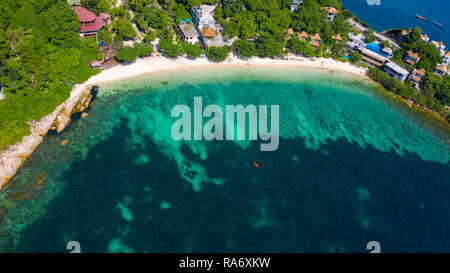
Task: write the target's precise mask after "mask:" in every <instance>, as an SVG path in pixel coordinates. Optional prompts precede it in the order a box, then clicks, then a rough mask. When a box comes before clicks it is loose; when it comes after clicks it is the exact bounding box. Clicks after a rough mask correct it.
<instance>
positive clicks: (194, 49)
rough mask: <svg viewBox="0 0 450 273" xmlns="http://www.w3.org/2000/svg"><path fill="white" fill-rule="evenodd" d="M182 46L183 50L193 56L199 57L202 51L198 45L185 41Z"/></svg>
mask: <svg viewBox="0 0 450 273" xmlns="http://www.w3.org/2000/svg"><path fill="white" fill-rule="evenodd" d="M182 47H183V51H184V52H185V53H186V54H187V55H188V56H189V57H191V58H198V57H200V54H201V53H202V50H201V49H200V47H199V46H198V45H194V44H190V43H184V42H183V44H182Z"/></svg>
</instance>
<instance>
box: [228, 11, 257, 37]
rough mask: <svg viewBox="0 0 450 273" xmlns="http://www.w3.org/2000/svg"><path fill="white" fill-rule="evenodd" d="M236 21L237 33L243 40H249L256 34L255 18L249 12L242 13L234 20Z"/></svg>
mask: <svg viewBox="0 0 450 273" xmlns="http://www.w3.org/2000/svg"><path fill="white" fill-rule="evenodd" d="M233 20H234V21H236V27H237V32H238V34H239V37H241V38H243V39H247V38H250V37H252V36H254V35H255V34H256V24H255V18H254V17H253V15H252V13H251V12H249V11H242V12H240V13H239V14H237V15H236V16H235V17H234V18H233Z"/></svg>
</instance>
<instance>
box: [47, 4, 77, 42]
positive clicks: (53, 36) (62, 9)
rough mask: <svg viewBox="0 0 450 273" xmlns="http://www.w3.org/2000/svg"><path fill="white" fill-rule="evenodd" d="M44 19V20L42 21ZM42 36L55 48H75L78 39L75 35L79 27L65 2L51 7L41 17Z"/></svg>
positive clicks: (73, 13) (75, 17)
mask: <svg viewBox="0 0 450 273" xmlns="http://www.w3.org/2000/svg"><path fill="white" fill-rule="evenodd" d="M44 18H45V19H44ZM42 19H43V20H44V24H45V26H44V35H45V36H46V37H47V38H48V39H49V40H50V42H51V43H53V44H54V45H55V46H61V47H74V46H75V47H76V46H78V45H79V41H80V38H79V36H78V34H77V32H78V29H79V27H80V25H79V22H78V18H77V16H76V15H75V12H73V10H72V9H71V8H70V6H69V5H67V4H66V3H65V2H59V3H57V4H55V5H53V6H52V7H51V8H50V9H49V10H48V11H47V12H46V13H45V14H44V15H43V16H42Z"/></svg>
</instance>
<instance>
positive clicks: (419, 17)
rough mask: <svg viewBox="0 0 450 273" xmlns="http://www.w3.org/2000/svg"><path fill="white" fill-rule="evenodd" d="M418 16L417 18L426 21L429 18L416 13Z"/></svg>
mask: <svg viewBox="0 0 450 273" xmlns="http://www.w3.org/2000/svg"><path fill="white" fill-rule="evenodd" d="M416 17H417V19H420V20H424V21H426V20H427V18H425V17H423V16H420V15H419V14H416Z"/></svg>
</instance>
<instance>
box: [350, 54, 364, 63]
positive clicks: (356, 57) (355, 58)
mask: <svg viewBox="0 0 450 273" xmlns="http://www.w3.org/2000/svg"><path fill="white" fill-rule="evenodd" d="M361 59H362V55H361V53H359V52H357V51H353V52H352V55H350V60H352V62H353V63H356V62H359V61H360V60H361Z"/></svg>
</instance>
